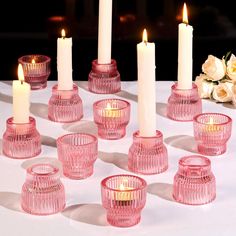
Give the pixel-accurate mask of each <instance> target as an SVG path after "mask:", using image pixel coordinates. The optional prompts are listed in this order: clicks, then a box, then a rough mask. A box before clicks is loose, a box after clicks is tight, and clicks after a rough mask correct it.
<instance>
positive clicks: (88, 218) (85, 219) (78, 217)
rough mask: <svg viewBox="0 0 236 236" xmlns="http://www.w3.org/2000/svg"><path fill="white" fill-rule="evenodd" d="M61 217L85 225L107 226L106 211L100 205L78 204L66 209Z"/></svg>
mask: <svg viewBox="0 0 236 236" xmlns="http://www.w3.org/2000/svg"><path fill="white" fill-rule="evenodd" d="M62 215H63V216H65V217H67V218H69V219H72V220H75V221H78V222H82V223H86V224H90V225H97V226H108V225H109V224H108V223H107V220H106V211H105V209H104V208H103V207H102V205H100V204H78V205H72V206H69V207H67V208H66V209H65V210H64V211H63V212H62Z"/></svg>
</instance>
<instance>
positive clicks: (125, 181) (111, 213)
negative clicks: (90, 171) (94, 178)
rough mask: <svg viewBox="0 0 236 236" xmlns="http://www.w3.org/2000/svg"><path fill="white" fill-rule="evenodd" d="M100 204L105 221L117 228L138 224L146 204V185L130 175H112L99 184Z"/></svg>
mask: <svg viewBox="0 0 236 236" xmlns="http://www.w3.org/2000/svg"><path fill="white" fill-rule="evenodd" d="M101 189H102V204H103V207H104V208H105V209H106V210H107V221H108V222H109V223H110V224H111V225H113V226H117V227H130V226H133V225H136V224H138V223H139V222H140V219H141V211H142V209H143V208H144V206H145V203H146V195H147V183H146V181H145V180H144V179H142V178H140V177H137V176H132V175H113V176H110V177H107V178H105V179H103V180H102V182H101Z"/></svg>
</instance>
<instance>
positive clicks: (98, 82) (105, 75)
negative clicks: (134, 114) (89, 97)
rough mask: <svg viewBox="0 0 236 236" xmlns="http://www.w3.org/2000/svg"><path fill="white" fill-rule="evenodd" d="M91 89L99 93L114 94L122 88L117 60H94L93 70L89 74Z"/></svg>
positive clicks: (89, 86)
mask: <svg viewBox="0 0 236 236" xmlns="http://www.w3.org/2000/svg"><path fill="white" fill-rule="evenodd" d="M88 88H89V91H91V92H93V93H98V94H112V93H117V92H119V91H120V90H121V82H120V73H119V71H118V70H117V64H116V60H114V59H112V60H111V63H110V64H98V60H93V61H92V70H91V72H90V73H89V76H88Z"/></svg>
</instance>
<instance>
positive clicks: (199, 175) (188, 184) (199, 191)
mask: <svg viewBox="0 0 236 236" xmlns="http://www.w3.org/2000/svg"><path fill="white" fill-rule="evenodd" d="M173 197H174V199H175V200H176V201H177V202H180V203H183V204H188V205H202V204H207V203H210V202H212V201H213V200H214V199H215V198H216V183H215V176H214V175H213V173H212V171H211V161H210V160H209V159H208V158H206V157H204V156H197V155H195V156H186V157H183V158H181V159H180V161H179V169H178V172H177V173H176V175H175V177H174V187H173Z"/></svg>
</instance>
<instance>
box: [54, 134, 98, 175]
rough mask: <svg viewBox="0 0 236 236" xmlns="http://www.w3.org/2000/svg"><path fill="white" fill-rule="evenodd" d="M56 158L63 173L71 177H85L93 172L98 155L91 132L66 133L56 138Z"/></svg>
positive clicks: (94, 138)
mask: <svg viewBox="0 0 236 236" xmlns="http://www.w3.org/2000/svg"><path fill="white" fill-rule="evenodd" d="M57 152H58V158H59V160H60V161H61V163H62V166H63V173H64V175H65V176H67V177H68V178H71V179H85V178H87V177H89V176H91V175H92V174H93V166H94V162H95V161H96V159H97V156H98V141H97V138H96V137H95V136H93V135H91V134H84V133H77V134H66V135H64V136H62V137H59V138H58V139H57Z"/></svg>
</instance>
